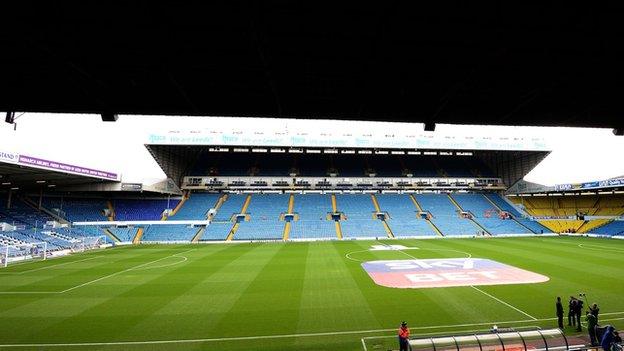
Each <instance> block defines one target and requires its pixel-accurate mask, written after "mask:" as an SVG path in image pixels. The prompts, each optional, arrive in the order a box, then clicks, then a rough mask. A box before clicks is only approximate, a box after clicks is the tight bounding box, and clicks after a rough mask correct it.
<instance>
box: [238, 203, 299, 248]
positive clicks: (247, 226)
mask: <svg viewBox="0 0 624 351" xmlns="http://www.w3.org/2000/svg"><path fill="white" fill-rule="evenodd" d="M288 198H289V195H285V194H254V195H252V196H251V202H250V203H249V207H248V208H247V211H246V213H247V214H249V217H250V220H249V221H245V222H241V223H240V225H239V227H238V230H237V231H236V234H235V235H234V239H235V240H258V239H281V238H282V237H283V234H284V225H285V224H286V222H284V221H280V215H281V214H282V213H285V212H286V211H287V210H288Z"/></svg>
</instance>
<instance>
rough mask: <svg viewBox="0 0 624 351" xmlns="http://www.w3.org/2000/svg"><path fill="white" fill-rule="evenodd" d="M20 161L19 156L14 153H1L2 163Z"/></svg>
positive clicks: (0, 159)
mask: <svg viewBox="0 0 624 351" xmlns="http://www.w3.org/2000/svg"><path fill="white" fill-rule="evenodd" d="M18 160H19V155H18V154H16V153H12V152H4V151H0V161H2V162H6V163H17V162H18Z"/></svg>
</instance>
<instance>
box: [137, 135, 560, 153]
mask: <svg viewBox="0 0 624 351" xmlns="http://www.w3.org/2000/svg"><path fill="white" fill-rule="evenodd" d="M146 143H147V144H150V145H214V146H249V147H253V146H255V147H332V148H335V147H339V148H371V147H372V148H390V149H392V148H394V149H443V150H506V151H513V150H518V151H550V148H549V147H548V145H546V144H545V143H544V141H543V140H542V139H522V138H506V137H500V138H489V137H488V138H486V137H459V136H448V135H437V134H436V135H430V134H424V133H409V132H406V133H405V134H401V133H398V132H392V133H390V134H388V133H383V131H380V132H379V135H377V134H369V135H356V134H342V133H320V134H312V133H310V134H308V133H306V135H299V134H293V133H290V132H287V131H282V132H274V133H270V132H266V133H265V132H262V133H260V134H258V133H256V132H254V131H219V132H218V133H213V132H210V131H183V130H182V131H170V132H169V133H165V134H159V133H152V134H149V135H148V136H147V140H146Z"/></svg>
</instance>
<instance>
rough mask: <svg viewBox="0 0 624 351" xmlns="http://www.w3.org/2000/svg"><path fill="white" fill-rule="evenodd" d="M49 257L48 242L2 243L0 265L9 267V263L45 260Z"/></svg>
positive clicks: (0, 246)
mask: <svg viewBox="0 0 624 351" xmlns="http://www.w3.org/2000/svg"><path fill="white" fill-rule="evenodd" d="M47 258H48V243H46V242H38V243H21V244H18V243H14V244H9V245H0V267H7V266H8V265H9V264H13V263H18V262H23V261H32V260H45V259H47Z"/></svg>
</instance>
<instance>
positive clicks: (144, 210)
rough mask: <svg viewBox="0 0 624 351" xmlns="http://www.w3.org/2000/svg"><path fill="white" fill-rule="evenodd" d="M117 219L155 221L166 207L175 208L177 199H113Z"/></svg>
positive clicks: (160, 216)
mask: <svg viewBox="0 0 624 351" xmlns="http://www.w3.org/2000/svg"><path fill="white" fill-rule="evenodd" d="M112 202H113V207H114V208H115V220H117V221H157V220H160V219H161V218H162V215H163V212H164V211H165V210H166V209H168V208H169V209H173V208H175V207H176V206H177V205H178V203H179V202H180V200H178V199H171V200H167V199H141V200H136V199H123V200H121V199H118V200H113V201H112Z"/></svg>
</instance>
